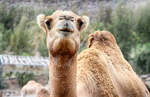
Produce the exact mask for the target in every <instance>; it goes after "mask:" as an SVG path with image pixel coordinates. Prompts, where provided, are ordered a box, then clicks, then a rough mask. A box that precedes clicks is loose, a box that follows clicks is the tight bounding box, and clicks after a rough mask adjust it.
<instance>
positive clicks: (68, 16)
mask: <svg viewBox="0 0 150 97" xmlns="http://www.w3.org/2000/svg"><path fill="white" fill-rule="evenodd" d="M37 20H38V24H39V26H40V27H41V28H42V29H43V31H44V32H46V42H47V48H48V52H49V58H50V64H49V78H50V81H49V83H50V97H76V96H77V95H76V68H77V63H76V59H77V50H78V48H79V46H80V33H81V32H82V31H83V30H84V29H85V28H86V27H87V25H88V18H87V17H86V16H78V15H76V14H75V13H73V12H71V11H56V12H54V13H53V14H52V15H51V16H45V15H39V16H38V19H37ZM45 21H46V23H45ZM66 22H67V23H68V25H69V26H68V29H70V31H69V32H67V31H66V32H67V36H65V34H64V33H63V32H62V31H61V29H64V24H65V23H66ZM47 23H48V25H47ZM49 24H50V25H49ZM80 24H82V25H80ZM66 32H65V33H66ZM68 33H69V34H68ZM39 95H42V94H39Z"/></svg>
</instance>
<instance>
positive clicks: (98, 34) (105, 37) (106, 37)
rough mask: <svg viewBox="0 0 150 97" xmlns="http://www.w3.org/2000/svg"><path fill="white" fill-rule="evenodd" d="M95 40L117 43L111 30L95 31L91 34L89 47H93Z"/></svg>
mask: <svg viewBox="0 0 150 97" xmlns="http://www.w3.org/2000/svg"><path fill="white" fill-rule="evenodd" d="M94 41H99V42H104V43H106V42H111V43H113V44H114V43H116V40H115V38H114V36H113V34H112V33H111V32H109V31H95V32H94V33H92V34H90V35H89V40H88V47H91V46H92V44H93V43H94Z"/></svg>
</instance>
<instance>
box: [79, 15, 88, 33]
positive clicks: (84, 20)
mask: <svg viewBox="0 0 150 97" xmlns="http://www.w3.org/2000/svg"><path fill="white" fill-rule="evenodd" d="M89 21H90V19H89V17H88V16H82V17H81V18H79V19H78V20H77V27H78V30H79V31H84V30H86V29H87V27H88V25H89Z"/></svg>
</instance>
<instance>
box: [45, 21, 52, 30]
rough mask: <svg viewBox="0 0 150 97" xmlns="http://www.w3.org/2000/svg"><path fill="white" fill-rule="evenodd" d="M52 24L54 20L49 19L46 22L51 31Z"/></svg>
mask: <svg viewBox="0 0 150 97" xmlns="http://www.w3.org/2000/svg"><path fill="white" fill-rule="evenodd" d="M51 22H52V19H48V20H46V22H45V24H46V26H47V28H48V29H49V30H50V29H51Z"/></svg>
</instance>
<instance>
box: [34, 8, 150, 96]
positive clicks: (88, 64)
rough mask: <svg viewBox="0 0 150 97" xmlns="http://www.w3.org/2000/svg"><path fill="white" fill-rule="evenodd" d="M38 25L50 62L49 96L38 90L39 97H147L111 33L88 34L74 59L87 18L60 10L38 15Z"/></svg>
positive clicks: (143, 86) (147, 94) (140, 82)
mask: <svg viewBox="0 0 150 97" xmlns="http://www.w3.org/2000/svg"><path fill="white" fill-rule="evenodd" d="M37 23H38V25H39V26H40V28H41V29H43V31H44V32H45V34H46V44H47V48H48V53H49V59H50V63H49V79H50V80H49V87H50V93H49V94H50V95H49V94H48V93H46V91H45V92H42V91H41V92H39V93H38V96H39V97H40V96H41V97H42V96H43V95H47V97H150V96H149V92H148V90H147V88H146V87H145V85H144V84H143V82H142V81H141V80H140V79H139V77H138V76H137V75H136V73H135V72H134V71H133V69H132V67H131V66H130V64H129V63H128V62H127V61H126V60H125V59H124V57H123V55H122V53H121V51H120V49H119V47H118V45H117V43H116V40H115V38H114V36H113V35H112V34H111V33H110V32H108V31H96V32H95V33H93V34H91V35H90V38H89V48H88V49H86V50H84V51H83V52H81V53H80V55H79V56H78V58H77V51H78V49H79V45H80V33H81V32H82V31H83V30H84V29H86V28H87V26H88V24H89V18H88V17H87V16H78V15H76V14H75V13H73V12H71V11H61V10H59V11H56V12H54V13H53V14H52V15H51V16H45V15H43V14H41V15H39V16H37ZM48 95H49V96H48Z"/></svg>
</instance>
